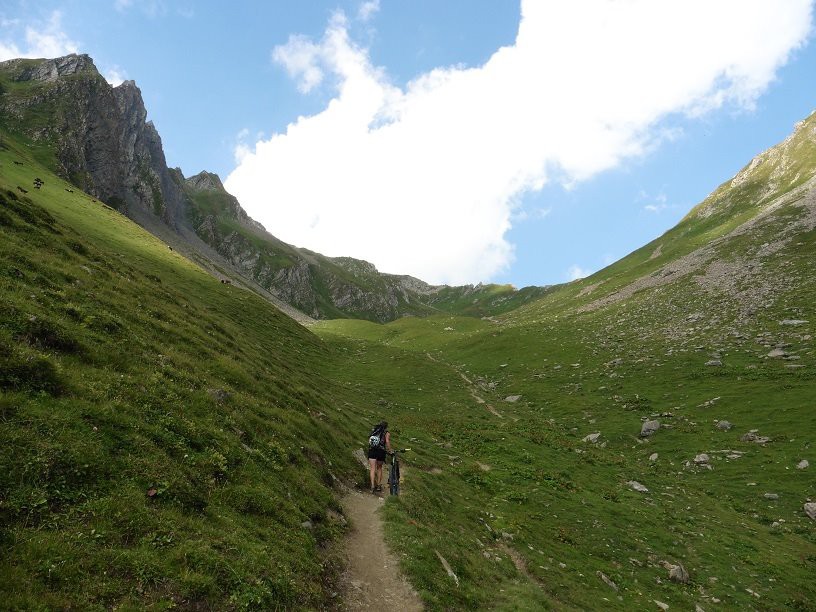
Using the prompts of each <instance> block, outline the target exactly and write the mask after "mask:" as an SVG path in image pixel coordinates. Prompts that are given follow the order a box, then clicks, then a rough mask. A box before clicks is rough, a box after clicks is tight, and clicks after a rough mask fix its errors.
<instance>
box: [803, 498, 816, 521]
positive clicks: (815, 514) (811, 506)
mask: <svg viewBox="0 0 816 612" xmlns="http://www.w3.org/2000/svg"><path fill="white" fill-rule="evenodd" d="M804 511H805V514H807V515H808V517H810V519H811V520H814V521H816V503H814V502H808V503H806V504H805V506H804Z"/></svg>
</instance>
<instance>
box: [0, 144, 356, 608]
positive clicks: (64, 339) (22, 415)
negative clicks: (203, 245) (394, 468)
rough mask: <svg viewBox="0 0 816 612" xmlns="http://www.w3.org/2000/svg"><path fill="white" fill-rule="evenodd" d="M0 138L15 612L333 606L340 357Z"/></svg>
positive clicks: (1, 516)
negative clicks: (332, 372) (334, 361)
mask: <svg viewBox="0 0 816 612" xmlns="http://www.w3.org/2000/svg"><path fill="white" fill-rule="evenodd" d="M2 142H3V146H2V148H0V313H2V316H0V420H1V421H2V426H0V448H2V449H3V452H2V453H0V548H2V554H0V597H2V600H3V607H8V608H10V609H67V608H81V609H102V608H111V607H121V606H124V607H129V608H137V607H138V608H143V607H148V606H154V607H157V608H170V607H182V608H201V607H204V608H213V609H216V608H217V609H224V608H236V609H242V608H254V609H269V608H274V607H276V606H277V607H279V606H286V607H307V608H310V607H320V606H323V605H326V602H327V601H328V598H329V596H330V595H329V591H328V590H327V589H329V588H330V587H331V585H330V580H331V578H332V576H333V575H334V573H335V570H336V567H334V566H333V565H332V563H333V562H332V559H331V558H326V557H325V553H324V552H323V549H324V547H325V546H326V545H327V544H329V543H331V542H332V541H333V540H334V539H335V538H336V537H337V536H338V535H340V534H341V533H342V527H341V525H340V523H339V522H337V521H334V520H332V518H331V517H332V516H336V514H332V513H333V511H336V510H339V508H338V506H337V503H336V501H335V497H334V492H333V491H332V483H333V482H334V479H335V478H340V479H342V478H344V477H345V478H348V477H351V476H352V475H354V476H355V477H356V474H357V472H356V470H355V469H354V467H353V465H352V459H351V457H350V455H349V452H348V448H347V446H348V441H349V440H350V439H351V432H350V429H349V425H348V423H349V419H350V416H347V413H348V414H349V415H353V414H355V410H356V406H357V405H358V404H357V403H356V402H357V394H354V393H352V392H351V391H349V390H347V389H345V388H344V387H340V386H338V385H335V384H334V383H333V382H332V381H331V380H330V379H327V378H326V376H325V373H324V369H325V366H324V363H325V362H326V361H327V360H329V359H331V358H332V357H331V351H330V350H329V349H328V348H327V347H326V346H325V344H324V343H323V342H321V341H320V340H318V339H317V338H316V337H315V336H314V335H312V334H311V333H310V332H308V331H307V330H305V329H304V328H303V327H301V326H299V325H297V324H296V323H294V322H293V321H291V320H290V319H289V318H287V317H285V316H283V315H281V314H280V313H279V312H278V311H277V310H275V309H274V308H272V307H270V306H269V305H268V303H266V302H265V301H263V300H262V299H260V298H259V297H257V296H256V295H254V294H252V293H250V292H245V291H241V290H238V289H235V288H233V287H230V286H227V285H222V284H220V283H219V282H218V281H217V280H215V279H213V278H212V277H211V276H209V275H207V274H206V273H204V272H203V271H201V270H200V269H199V268H197V267H195V266H193V265H192V264H190V263H189V262H188V261H187V260H185V259H183V258H182V257H180V256H179V255H177V254H176V253H175V252H174V251H171V250H170V249H168V247H167V246H166V245H164V244H162V243H161V242H159V241H158V240H156V239H155V238H153V237H152V236H151V235H149V234H147V233H146V232H144V231H143V230H141V229H140V228H139V227H138V226H136V225H134V224H133V223H132V222H130V221H129V220H128V219H126V218H125V217H123V216H122V215H120V214H119V213H117V212H116V211H114V210H113V209H110V208H108V207H106V206H104V205H103V204H102V203H100V202H97V201H94V200H92V199H91V198H90V197H88V196H87V195H85V194H83V193H81V192H79V190H77V189H75V188H74V187H73V186H71V185H70V184H68V183H65V182H63V181H61V180H60V179H58V178H57V177H55V176H54V175H52V174H51V173H50V172H49V171H48V170H47V169H45V168H43V167H42V166H40V165H39V164H38V163H37V162H36V161H35V160H34V158H33V156H32V155H31V154H30V149H29V147H27V146H26V145H25V144H23V143H20V142H17V141H16V140H14V139H12V138H10V137H9V136H8V135H7V134H3V135H2ZM15 161H16V162H20V164H21V165H17V164H15V163H14V162H15ZM36 177H39V178H42V179H43V180H44V181H45V185H44V186H43V187H42V189H40V190H37V189H34V187H33V181H34V179H35V178H36ZM18 186H20V187H22V188H23V189H27V190H28V194H25V195H24V194H23V193H22V192H21V191H19V190H18V189H17V187H18ZM68 190H73V192H70V191H68ZM332 509H334V510H332ZM306 521H309V523H306ZM304 525H305V526H304Z"/></svg>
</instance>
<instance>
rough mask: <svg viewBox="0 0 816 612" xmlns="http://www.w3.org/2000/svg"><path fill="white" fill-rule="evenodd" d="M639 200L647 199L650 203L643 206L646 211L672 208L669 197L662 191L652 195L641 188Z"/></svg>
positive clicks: (654, 211)
mask: <svg viewBox="0 0 816 612" xmlns="http://www.w3.org/2000/svg"><path fill="white" fill-rule="evenodd" d="M637 199H638V200H639V201H647V202H648V204H645V205H644V206H643V210H645V211H646V212H651V213H660V212H663V211H664V210H666V209H667V208H671V206H669V204H668V197H667V196H666V194H665V193H663V192H662V191H661V192H660V193H658V194H657V195H655V196H650V195H649V194H648V193H646V192H645V191H643V190H641V191H640V193H639V194H638V198H637Z"/></svg>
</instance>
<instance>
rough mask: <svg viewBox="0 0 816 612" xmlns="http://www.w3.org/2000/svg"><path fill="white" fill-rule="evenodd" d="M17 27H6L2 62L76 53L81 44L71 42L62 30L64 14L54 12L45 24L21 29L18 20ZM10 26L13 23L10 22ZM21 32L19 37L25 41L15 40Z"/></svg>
mask: <svg viewBox="0 0 816 612" xmlns="http://www.w3.org/2000/svg"><path fill="white" fill-rule="evenodd" d="M15 21H16V25H15V26H13V27H12V26H11V25H9V27H5V25H6V22H4V29H5V32H4V34H3V38H2V39H0V61H5V60H8V59H13V58H15V57H34V58H40V57H44V58H52V57H60V56H63V55H68V54H69V53H76V52H77V51H78V50H79V44H78V43H76V42H74V41H73V40H71V39H70V38H69V37H68V35H67V34H66V33H65V32H63V30H62V13H61V12H60V11H53V12H52V13H51V15H50V16H49V18H48V20H47V21H45V23H43V24H37V26H36V27H35V26H34V25H27V26H25V28H22V27H21V25H22V24H21V23H20V22H19V21H18V20H15ZM8 23H9V24H11V23H13V22H8ZM17 30H20V32H19V34H18V36H20V37H21V38H22V40H23V41H25V42H21V41H20V40H15V39H14V38H13V36H14V34H15V33H17ZM7 36H8V38H7Z"/></svg>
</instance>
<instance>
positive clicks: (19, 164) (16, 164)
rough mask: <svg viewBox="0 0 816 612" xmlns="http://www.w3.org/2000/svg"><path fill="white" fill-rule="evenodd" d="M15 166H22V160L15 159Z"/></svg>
mask: <svg viewBox="0 0 816 612" xmlns="http://www.w3.org/2000/svg"><path fill="white" fill-rule="evenodd" d="M14 165H15V166H22V165H23V162H18V161H17V160H15V161H14Z"/></svg>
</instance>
